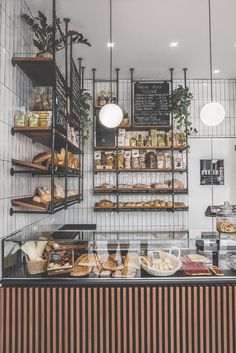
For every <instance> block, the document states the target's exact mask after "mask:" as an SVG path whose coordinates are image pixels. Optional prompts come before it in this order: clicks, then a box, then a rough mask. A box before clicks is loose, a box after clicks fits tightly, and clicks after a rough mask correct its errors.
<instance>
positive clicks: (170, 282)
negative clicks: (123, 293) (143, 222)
mask: <svg viewBox="0 0 236 353" xmlns="http://www.w3.org/2000/svg"><path fill="white" fill-rule="evenodd" d="M224 273H225V275H224V276H219V277H217V276H193V277H190V276H186V275H185V274H184V273H183V272H182V271H180V272H179V274H177V275H176V274H175V275H174V276H169V277H152V276H148V275H147V276H145V277H134V278H108V277H107V278H97V277H84V278H72V277H69V276H67V277H66V276H65V277H56V276H55V277H43V276H42V277H34V276H28V277H27V278H4V279H2V280H1V282H0V283H1V286H3V287H31V286H33V287H37V286H39V287H41V286H46V287H58V286H59V287H60V286H61V287H76V286H78V287H104V286H105V287H117V286H128V287H129V286H131V287H132V286H135V287H136V286H137V287H139V286H175V285H209V286H210V285H219V284H224V285H225V284H236V276H235V271H231V270H226V271H224Z"/></svg>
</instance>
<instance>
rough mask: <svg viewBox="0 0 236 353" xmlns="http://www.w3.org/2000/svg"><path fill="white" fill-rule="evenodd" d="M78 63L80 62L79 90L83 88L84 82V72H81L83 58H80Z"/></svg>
mask: <svg viewBox="0 0 236 353" xmlns="http://www.w3.org/2000/svg"><path fill="white" fill-rule="evenodd" d="M78 61H79V88H80V89H81V88H82V85H81V83H82V80H81V75H82V70H81V67H82V61H83V59H82V58H78Z"/></svg>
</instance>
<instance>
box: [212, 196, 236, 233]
mask: <svg viewBox="0 0 236 353" xmlns="http://www.w3.org/2000/svg"><path fill="white" fill-rule="evenodd" d="M216 227H217V230H218V232H219V233H228V234H232V233H236V208H234V207H233V206H232V205H230V204H229V202H228V201H226V202H225V203H224V205H223V206H222V207H221V210H220V211H219V212H217V214H216Z"/></svg>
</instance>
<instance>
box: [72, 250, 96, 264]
mask: <svg viewBox="0 0 236 353" xmlns="http://www.w3.org/2000/svg"><path fill="white" fill-rule="evenodd" d="M76 261H78V264H79V266H84V267H94V266H97V264H98V259H97V255H96V254H94V253H87V254H83V255H81V256H80V257H79V258H78V259H77V260H76Z"/></svg>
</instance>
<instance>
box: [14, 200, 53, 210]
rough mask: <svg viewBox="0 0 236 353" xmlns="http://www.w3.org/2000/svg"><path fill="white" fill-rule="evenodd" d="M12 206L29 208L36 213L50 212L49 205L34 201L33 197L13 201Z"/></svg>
mask: <svg viewBox="0 0 236 353" xmlns="http://www.w3.org/2000/svg"><path fill="white" fill-rule="evenodd" d="M11 204H12V206H17V207H22V208H29V209H33V210H36V211H48V208H49V204H46V205H45V204H43V203H38V202H35V201H33V197H25V198H19V199H14V200H11Z"/></svg>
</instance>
